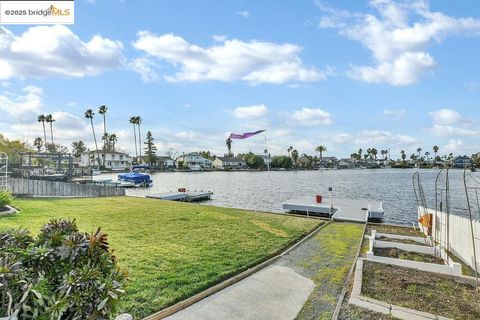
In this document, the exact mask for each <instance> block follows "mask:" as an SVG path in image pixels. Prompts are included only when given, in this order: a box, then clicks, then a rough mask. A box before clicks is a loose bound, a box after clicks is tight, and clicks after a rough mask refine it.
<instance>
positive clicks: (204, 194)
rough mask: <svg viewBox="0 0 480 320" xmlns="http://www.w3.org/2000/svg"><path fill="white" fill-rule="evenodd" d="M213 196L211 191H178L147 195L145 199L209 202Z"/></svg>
mask: <svg viewBox="0 0 480 320" xmlns="http://www.w3.org/2000/svg"><path fill="white" fill-rule="evenodd" d="M212 195H213V192H211V191H178V192H163V193H152V194H148V195H146V196H145V198H150V199H159V200H170V201H183V202H198V201H204V200H209V199H210V197H211V196H212Z"/></svg>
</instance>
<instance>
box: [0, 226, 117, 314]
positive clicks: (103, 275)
mask: <svg viewBox="0 0 480 320" xmlns="http://www.w3.org/2000/svg"><path fill="white" fill-rule="evenodd" d="M125 280H126V275H125V274H124V273H123V272H121V271H120V270H119V268H118V267H117V263H116V260H115V257H114V256H113V255H112V254H111V252H110V251H109V245H108V242H107V236H106V234H104V233H103V232H101V231H100V229H97V231H96V232H95V233H93V234H88V233H81V232H78V229H77V226H76V224H75V221H69V220H63V219H60V220H52V221H50V222H49V223H47V224H45V225H44V226H43V227H42V229H41V231H40V234H39V235H38V237H37V239H34V238H33V237H32V236H31V235H30V232H29V231H28V230H26V229H9V230H6V231H4V232H0V289H1V290H0V317H11V318H12V319H43V320H47V319H91V320H95V319H109V318H110V317H111V315H112V313H113V312H114V311H115V305H116V304H117V301H118V298H119V296H121V295H122V294H124V293H125V291H124V290H123V288H122V287H123V283H124V282H125ZM2 319H3V318H2Z"/></svg>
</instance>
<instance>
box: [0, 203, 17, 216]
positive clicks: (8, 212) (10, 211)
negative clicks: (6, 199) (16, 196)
mask: <svg viewBox="0 0 480 320" xmlns="http://www.w3.org/2000/svg"><path fill="white" fill-rule="evenodd" d="M5 208H7V209H8V210H6V211H0V217H2V216H9V215H12V214H15V213H17V212H18V210H17V209H15V208H14V207H12V206H8V205H7V206H5Z"/></svg>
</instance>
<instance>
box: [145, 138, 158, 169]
mask: <svg viewBox="0 0 480 320" xmlns="http://www.w3.org/2000/svg"><path fill="white" fill-rule="evenodd" d="M154 140H155V139H154V138H153V136H152V133H151V132H150V131H148V132H147V137H146V138H145V142H144V144H145V161H146V162H147V163H148V165H149V166H150V167H154V166H155V163H156V162H157V147H156V146H155V144H154V143H153V141H154Z"/></svg>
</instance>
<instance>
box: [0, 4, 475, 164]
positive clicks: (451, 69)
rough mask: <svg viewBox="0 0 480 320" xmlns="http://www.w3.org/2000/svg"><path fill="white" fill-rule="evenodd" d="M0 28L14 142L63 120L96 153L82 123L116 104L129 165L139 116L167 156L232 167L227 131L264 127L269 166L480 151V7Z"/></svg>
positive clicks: (2, 82) (274, 9) (99, 17)
mask: <svg viewBox="0 0 480 320" xmlns="http://www.w3.org/2000/svg"><path fill="white" fill-rule="evenodd" d="M3 27H4V29H3V32H2V33H0V111H2V113H3V114H4V115H5V116H4V117H2V118H1V119H0V128H1V129H0V132H1V133H3V134H5V135H6V136H8V137H10V138H20V139H23V140H26V141H28V142H31V141H33V139H34V138H35V137H36V136H42V129H41V125H40V124H39V123H37V122H36V120H35V119H36V116H37V115H38V114H40V113H52V114H54V117H55V118H56V120H57V121H56V122H55V124H54V125H55V127H54V128H55V135H56V137H57V139H56V140H57V141H58V142H60V143H62V144H64V145H70V143H71V142H72V141H74V140H80V139H81V140H84V141H85V142H86V143H87V144H88V145H89V146H92V145H93V144H92V142H93V139H92V137H91V133H90V131H89V123H88V122H87V121H86V119H84V118H83V111H84V110H85V109H87V108H89V107H92V108H97V107H98V106H100V105H102V104H105V105H107V106H108V108H109V113H108V127H109V130H108V131H109V132H111V133H113V132H115V133H116V134H117V135H118V136H119V137H120V138H119V143H118V145H119V146H120V147H121V148H122V149H124V150H125V151H128V152H134V148H133V133H132V130H131V127H130V125H129V124H128V118H129V117H130V116H133V115H140V116H141V117H142V118H143V130H145V131H146V130H151V131H152V133H153V135H154V137H155V139H156V142H157V146H158V148H159V153H164V152H166V151H167V150H168V149H170V148H173V149H175V150H176V151H177V152H187V151H198V150H211V151H213V152H214V153H216V154H222V153H224V152H225V144H224V140H225V138H226V136H227V135H228V133H229V132H236V133H242V132H245V131H253V130H258V129H267V138H268V148H269V150H270V151H271V152H272V153H273V154H285V153H286V149H287V148H288V147H289V146H290V145H292V146H293V147H294V148H296V149H298V151H299V152H300V153H303V152H305V153H310V154H311V153H313V152H314V148H315V146H317V145H320V144H322V145H326V146H327V148H328V152H327V155H337V156H348V155H350V154H351V153H352V152H353V151H355V150H357V149H358V148H360V147H361V148H363V149H366V148H369V147H376V148H377V149H378V150H380V149H388V148H390V149H391V151H392V157H397V156H398V152H399V151H400V150H402V149H404V150H406V152H407V154H411V153H414V152H415V150H416V149H417V148H418V147H421V148H423V149H424V150H431V148H432V146H433V145H435V144H436V145H438V146H439V147H440V153H448V152H453V153H455V154H460V153H461V154H471V153H474V152H478V151H480V142H479V141H480V126H479V123H480V119H479V116H480V63H478V57H479V56H480V2H478V1H473V0H472V1H455V2H453V1H430V2H427V1H415V0H412V1H389V0H373V1H317V2H315V1H235V2H233V1H193V0H192V1H153V0H151V1H141V0H138V1H130V0H124V1H118V0H102V1H100V0H97V1H85V0H77V1H76V3H75V25H73V26H42V27H36V26H3ZM95 120H96V124H97V128H98V130H99V131H101V121H100V118H98V117H97V118H96V119H95ZM143 135H145V133H143ZM263 149H264V137H263V136H258V137H255V138H251V139H249V140H244V141H235V142H234V144H233V150H234V152H245V151H250V150H251V151H253V152H256V153H261V152H262V151H263Z"/></svg>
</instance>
